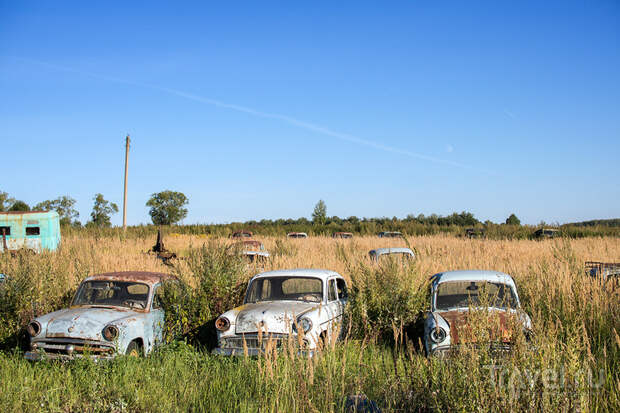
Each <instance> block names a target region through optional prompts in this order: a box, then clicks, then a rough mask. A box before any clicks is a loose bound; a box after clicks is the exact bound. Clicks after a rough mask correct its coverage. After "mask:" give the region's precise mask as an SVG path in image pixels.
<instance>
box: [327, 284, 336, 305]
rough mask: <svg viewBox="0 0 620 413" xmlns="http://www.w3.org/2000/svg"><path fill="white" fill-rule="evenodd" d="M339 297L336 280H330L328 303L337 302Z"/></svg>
mask: <svg viewBox="0 0 620 413" xmlns="http://www.w3.org/2000/svg"><path fill="white" fill-rule="evenodd" d="M337 299H338V296H337V295H336V280H329V290H328V294H327V301H336V300H337Z"/></svg>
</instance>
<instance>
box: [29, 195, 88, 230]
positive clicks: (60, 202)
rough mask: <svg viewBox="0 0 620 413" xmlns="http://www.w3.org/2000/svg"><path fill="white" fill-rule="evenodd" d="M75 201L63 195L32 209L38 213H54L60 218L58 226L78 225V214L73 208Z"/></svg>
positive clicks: (40, 203)
mask: <svg viewBox="0 0 620 413" xmlns="http://www.w3.org/2000/svg"><path fill="white" fill-rule="evenodd" d="M76 202H77V201H76V200H75V199H73V198H71V197H70V196H68V195H63V196H61V197H58V198H56V199H50V200H47V201H43V202H39V203H38V204H36V205H35V206H34V209H36V210H40V211H56V212H58V216H60V225H71V224H73V225H78V224H80V222H79V221H78V217H79V216H80V213H79V212H77V211H76V210H75V208H74V207H73V206H74V205H75V203H76Z"/></svg>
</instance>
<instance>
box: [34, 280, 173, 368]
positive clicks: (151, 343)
mask: <svg viewBox="0 0 620 413" xmlns="http://www.w3.org/2000/svg"><path fill="white" fill-rule="evenodd" d="M166 280H175V278H174V277H173V276H171V275H168V274H160V273H152V272H135V271H130V272H116V273H106V274H98V275H93V276H92V277H88V278H87V279H85V280H84V281H83V282H82V284H80V286H79V288H78V291H77V293H76V295H75V298H74V299H73V303H72V305H71V307H70V308H67V309H63V310H60V311H55V312H53V313H49V314H46V315H43V316H41V317H37V318H35V319H34V320H33V321H31V322H30V324H29V325H28V328H27V330H28V334H29V335H30V351H28V352H26V354H25V357H26V358H27V359H29V360H39V359H42V358H47V359H72V358H75V357H85V356H88V357H92V358H96V359H100V358H103V359H108V358H113V357H115V356H116V355H119V354H127V355H131V356H139V355H146V354H148V353H150V352H151V351H152V350H153V348H154V347H155V346H157V345H158V344H160V343H161V342H162V340H163V324H164V310H163V308H162V303H161V298H160V297H161V290H160V287H161V285H162V283H163V282H164V281H166Z"/></svg>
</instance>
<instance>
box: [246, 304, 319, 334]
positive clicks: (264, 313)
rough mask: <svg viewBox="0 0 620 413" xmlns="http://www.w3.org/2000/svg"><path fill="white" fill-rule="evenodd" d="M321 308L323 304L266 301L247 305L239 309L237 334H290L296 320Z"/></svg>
mask: <svg viewBox="0 0 620 413" xmlns="http://www.w3.org/2000/svg"><path fill="white" fill-rule="evenodd" d="M320 306H321V303H309V302H303V301H265V302H260V303H252V304H245V305H243V306H242V307H240V308H239V313H238V315H237V320H236V322H235V332H236V333H237V334H242V333H256V332H258V330H259V329H260V330H261V331H263V332H270V333H282V334H288V333H290V331H291V325H292V323H293V321H294V320H295V318H297V317H299V316H300V315H302V314H305V313H307V312H308V311H311V310H313V309H315V308H318V307H320Z"/></svg>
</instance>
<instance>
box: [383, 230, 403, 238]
mask: <svg viewBox="0 0 620 413" xmlns="http://www.w3.org/2000/svg"><path fill="white" fill-rule="evenodd" d="M377 236H378V237H379V238H402V237H403V234H402V232H399V231H381V232H380V233H378V234H377Z"/></svg>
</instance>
